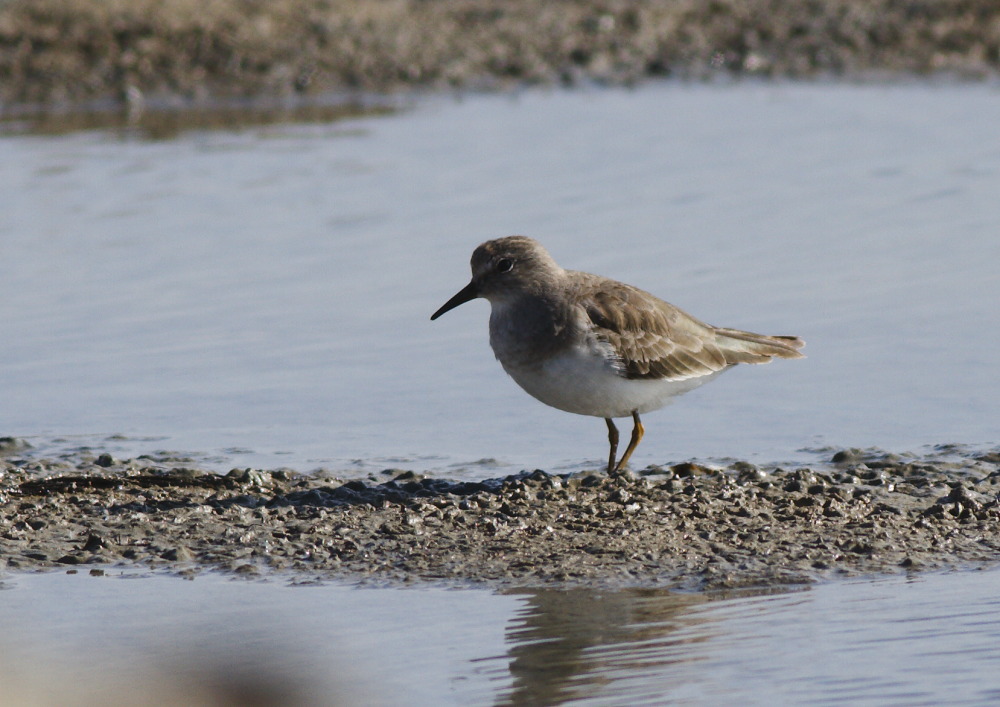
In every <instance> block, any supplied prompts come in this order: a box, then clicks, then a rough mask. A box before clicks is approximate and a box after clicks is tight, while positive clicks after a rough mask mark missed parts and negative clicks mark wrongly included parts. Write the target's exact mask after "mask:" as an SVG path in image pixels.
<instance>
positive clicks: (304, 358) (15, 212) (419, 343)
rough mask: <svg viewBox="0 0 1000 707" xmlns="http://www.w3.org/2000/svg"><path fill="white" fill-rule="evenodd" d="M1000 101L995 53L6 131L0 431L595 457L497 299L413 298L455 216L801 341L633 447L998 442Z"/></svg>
mask: <svg viewBox="0 0 1000 707" xmlns="http://www.w3.org/2000/svg"><path fill="white" fill-rule="evenodd" d="M998 119H1000V91H997V90H996V89H995V88H993V87H988V86H982V85H976V86H957V87H945V86H942V87H928V86H909V87H879V86H865V87H856V86H816V85H814V86H795V85H781V84H777V85H754V84H747V85H736V86H727V87H708V86H679V85H660V86H651V87H648V88H644V89H642V90H637V91H622V90H607V91H595V92H585V91H584V92H577V93H562V92H556V93H544V92H531V93H527V94H523V95H520V96H518V97H513V98H512V97H509V96H489V97H472V98H468V99H466V100H461V101H455V100H450V99H434V100H428V101H425V102H423V103H420V104H418V105H417V106H416V107H415V109H414V110H412V111H409V112H405V113H402V114H397V115H394V116H389V117H385V116H383V117H374V118H368V119H356V120H348V121H342V122H335V123H330V124H325V125H303V126H292V125H288V126H271V127H258V128H252V129H246V130H244V131H238V132H233V131H229V132H226V131H193V132H190V133H185V134H182V135H181V136H180V137H178V138H177V139H174V140H167V141H158V142H157V141H141V140H136V139H128V138H126V139H121V137H120V136H119V135H117V134H114V133H101V132H87V133H77V134H72V135H67V136H63V137H51V136H49V137H8V138H4V139H0V151H2V153H3V163H4V165H5V167H4V168H3V169H2V170H0V270H2V273H0V274H2V276H0V321H2V322H3V329H4V335H3V337H2V341H0V360H2V362H3V366H2V367H0V396H2V398H3V400H4V404H3V406H2V408H0V434H11V435H19V436H25V437H28V438H29V439H30V440H31V441H32V443H34V444H35V445H36V446H37V447H39V448H40V449H42V450H43V451H53V450H56V449H60V448H68V447H74V446H81V445H91V446H95V447H98V448H101V449H102V450H103V449H111V451H113V452H115V453H117V454H120V455H122V456H127V455H135V454H140V453H149V452H154V451H157V450H164V449H165V450H178V451H182V452H188V453H193V454H196V455H199V456H202V457H208V458H207V460H205V461H206V463H212V464H215V465H216V466H217V467H218V468H220V469H228V468H230V467H231V466H234V465H247V464H254V465H269V466H275V465H286V466H291V467H294V468H297V469H302V470H308V469H312V468H315V467H317V466H325V467H329V468H332V469H334V470H336V471H338V472H341V473H345V474H352V473H363V472H365V471H372V470H379V469H382V468H385V467H386V466H403V467H406V468H413V469H417V470H422V471H429V472H431V473H443V474H449V475H455V474H461V473H467V474H469V475H478V476H483V475H494V474H500V473H507V472H511V471H518V470H520V469H523V468H538V467H541V468H545V469H548V470H550V471H551V470H559V469H579V468H584V467H588V466H589V467H593V466H597V465H600V464H601V463H602V462H601V459H602V457H603V455H604V447H605V436H606V435H605V430H604V425H603V424H602V423H601V422H600V421H599V420H596V419H590V418H585V417H578V416H574V415H568V414H565V413H561V412H559V411H556V410H553V409H549V408H547V407H545V406H543V405H541V404H539V403H537V402H536V401H534V400H532V399H531V398H529V397H528V396H527V395H526V394H524V393H523V392H522V391H521V390H520V389H518V388H517V386H516V385H514V384H513V383H512V382H511V381H510V380H508V379H507V377H506V375H505V374H504V373H503V371H502V370H501V368H500V367H499V365H498V364H497V363H496V361H495V360H494V359H493V355H492V352H491V351H490V350H489V346H488V343H487V333H486V326H487V324H486V320H487V316H488V306H487V305H486V303H485V302H484V301H479V302H474V303H470V304H468V305H466V306H464V307H462V308H460V309H458V310H456V311H454V312H451V313H449V314H448V316H447V317H444V318H442V319H441V320H439V321H436V322H433V323H431V322H430V321H428V317H429V315H430V313H431V312H433V311H434V310H435V309H436V308H437V307H438V306H439V305H440V304H441V303H443V302H444V301H445V300H446V299H447V298H448V297H450V296H451V295H452V294H453V293H454V292H455V291H457V290H458V289H459V288H460V287H461V286H463V285H464V284H465V282H466V281H467V280H468V277H469V271H468V258H469V255H470V254H471V251H472V249H473V247H474V246H475V245H477V244H478V243H479V242H481V241H482V240H485V239H487V238H490V237H494V236H497V235H504V234H510V233H526V234H529V235H532V236H535V237H537V238H539V239H540V240H542V241H543V242H544V243H545V244H546V245H547V246H548V247H549V249H550V250H551V251H552V253H553V254H554V255H555V257H556V258H557V260H559V261H560V262H561V263H562V264H563V265H565V266H567V267H572V268H576V269H582V270H589V271H595V272H599V273H601V274H605V275H609V276H612V277H615V278H617V279H621V280H625V281H628V282H631V283H634V284H636V285H639V286H641V287H644V288H646V289H648V290H651V291H653V292H654V293H656V294H658V295H660V296H662V297H664V298H665V299H667V300H669V301H671V302H674V303H675V304H677V305H679V306H681V307H684V308H686V309H688V310H689V311H691V312H693V313H694V314H695V315H696V316H699V317H701V318H703V319H705V320H707V321H710V322H712V323H716V324H720V325H726V326H735V327H740V328H746V329H752V330H757V331H762V332H766V333H793V334H798V335H800V336H802V337H803V338H805V339H806V340H807V341H808V349H807V353H808V355H809V358H808V359H807V360H805V361H794V362H788V361H783V362H779V363H776V364H775V365H772V366H767V367H753V368H750V367H741V368H740V369H737V370H734V371H732V372H730V373H727V374H726V375H725V376H723V377H722V378H721V379H720V380H718V381H716V382H713V383H712V385H710V386H705V387H703V388H701V389H699V390H697V391H696V392H694V393H691V394H690V395H688V396H686V397H685V398H683V399H681V400H680V401H679V402H678V403H677V404H675V405H674V406H672V407H671V408H668V409H666V410H663V411H661V412H657V413H653V414H650V415H649V416H648V419H647V420H646V423H647V431H648V434H647V437H646V439H645V440H644V441H643V444H642V445H641V446H640V448H639V450H638V452H637V454H636V457H635V464H636V465H637V466H639V467H641V466H644V465H646V464H649V463H667V462H674V461H678V460H682V459H686V458H691V457H695V458H701V459H713V458H726V457H733V456H735V457H739V458H750V459H754V460H757V461H764V462H775V461H783V460H792V459H798V460H815V459H817V458H824V457H827V456H829V453H828V452H827V451H823V452H819V453H816V454H814V453H811V452H809V451H802V450H809V449H817V448H820V449H822V448H825V447H842V446H869V445H875V446H880V447H883V448H888V449H891V450H893V451H897V452H902V451H907V450H913V451H918V452H919V451H921V449H922V448H924V447H926V446H927V445H935V444H941V443H963V444H970V445H992V444H995V443H996V441H997V439H998V437H1000V435H998V432H1000V422H998V421H1000V414H998V413H1000V402H998V401H1000V377H998V376H997V375H995V365H996V351H997V350H998V348H1000V327H998V326H996V324H997V323H998V309H997V306H996V303H997V302H998V301H1000V278H998V277H996V263H997V262H998V261H1000V237H998V233H1000V200H998V199H997V198H996V195H997V194H998V193H1000V133H998V132H997V128H996V126H997V124H998V123H997V120H998ZM54 440H63V441H54Z"/></svg>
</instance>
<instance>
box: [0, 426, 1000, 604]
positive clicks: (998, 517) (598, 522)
mask: <svg viewBox="0 0 1000 707" xmlns="http://www.w3.org/2000/svg"><path fill="white" fill-rule="evenodd" d="M11 444H13V443H9V444H8V449H9V451H10V452H11V456H8V458H7V459H6V460H5V461H3V462H0V474H2V478H0V512H2V518H3V520H2V524H0V533H2V535H3V543H2V546H0V548H2V549H0V567H6V568H7V569H8V570H12V571H32V570H45V569H48V570H51V569H56V568H61V569H63V570H71V569H74V568H78V567H79V566H86V568H87V569H88V570H89V571H90V572H94V573H100V572H103V571H106V570H108V569H110V568H114V567H136V566H138V567H148V568H160V569H165V570H169V571H171V572H176V573H181V574H190V573H197V572H200V571H204V570H208V569H219V570H223V571H228V572H233V573H236V574H237V575H245V576H248V577H257V576H261V575H271V574H273V573H279V574H281V575H287V576H291V577H292V578H293V581H306V582H308V581H314V580H322V579H325V578H342V579H348V580H352V581H364V582H369V581H372V582H387V583H402V582H410V581H415V580H423V581H445V582H457V583H460V584H482V585H488V586H502V585H547V586H572V585H576V584H586V585H589V586H594V585H598V586H600V585H607V586H653V585H655V586H660V587H676V588H682V589H692V590H700V589H709V590H713V589H732V588H741V587H761V586H780V585H788V584H799V583H808V582H812V581H816V580H820V579H824V578H830V577H836V576H850V575H859V574H885V573H899V572H914V571H919V570H927V569H939V568H945V567H959V566H970V565H977V564H992V563H995V562H996V561H997V560H1000V503H998V493H1000V453H997V452H996V451H994V452H991V453H966V454H965V455H964V456H963V455H950V456H948V457H936V458H930V459H918V458H901V457H898V456H895V455H892V454H887V453H883V452H874V451H869V452H859V451H856V450H845V451H842V452H838V453H837V454H835V455H833V458H832V460H831V463H830V464H827V465H822V466H823V468H817V469H809V468H795V469H792V468H788V469H781V468H765V467H757V466H754V465H752V464H749V463H746V462H736V463H733V464H730V465H729V466H728V467H727V468H719V469H709V468H706V467H702V466H698V465H693V464H680V465H676V466H673V467H669V468H659V467H650V468H647V469H644V470H641V471H638V472H637V473H630V474H628V475H627V476H626V477H620V478H609V477H608V476H607V475H606V474H604V473H597V472H593V473H590V472H584V473H575V474H558V475H553V474H548V473H546V472H544V471H540V470H538V471H532V472H523V473H521V474H518V475H514V476H509V477H506V478H498V479H491V480H487V481H455V480H447V479H440V478H430V477H420V476H418V475H416V474H413V473H412V472H407V471H401V470H386V471H384V472H382V473H381V475H376V476H375V477H372V478H369V479H366V480H361V479H352V480H346V481H344V480H338V479H336V478H334V477H333V476H332V475H330V474H328V473H325V472H317V473H315V474H309V475H299V474H296V473H294V472H291V471H287V470H275V471H263V470H233V471H232V472H230V473H229V474H227V475H220V474H215V473H211V472H206V471H202V470H199V469H197V468H193V467H192V466H189V465H187V464H186V463H185V460H183V459H180V460H178V459H172V458H169V457H161V458H154V457H142V458H138V459H130V460H117V459H113V458H112V457H111V456H110V455H107V454H104V455H101V456H98V457H94V456H92V455H90V456H87V455H81V456H79V457H78V458H73V459H66V460H33V459H18V458H16V455H17V454H19V453H20V450H18V449H17V448H16V446H14V447H11V446H10V445H11Z"/></svg>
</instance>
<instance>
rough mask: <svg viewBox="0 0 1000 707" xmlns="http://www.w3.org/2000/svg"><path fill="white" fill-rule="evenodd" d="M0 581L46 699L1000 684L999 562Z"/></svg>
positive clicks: (698, 698) (21, 658) (837, 698)
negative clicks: (751, 592) (659, 581)
mask: <svg viewBox="0 0 1000 707" xmlns="http://www.w3.org/2000/svg"><path fill="white" fill-rule="evenodd" d="M5 587H6V589H7V590H6V591H3V592H0V599H2V601H0V623H2V625H3V626H4V627H5V630H4V640H3V647H0V653H2V655H3V660H2V661H0V662H2V665H3V668H2V669H3V675H2V677H0V679H3V680H4V681H5V684H6V685H8V686H10V685H14V686H18V687H20V688H22V691H23V693H24V694H28V695H38V694H41V695H43V696H48V695H50V694H52V693H53V692H54V693H55V694H56V695H59V694H60V693H59V690H60V689H61V686H63V685H65V684H67V683H68V684H69V685H70V686H72V689H73V691H74V693H73V694H75V695H76V697H75V699H76V700H78V701H79V702H84V700H83V696H86V695H88V694H91V693H93V694H105V693H102V692H101V691H102V690H103V691H110V692H111V694H118V695H120V694H122V693H121V690H122V688H123V687H124V688H127V689H128V690H129V691H130V692H129V693H128V694H141V692H140V691H143V690H146V689H148V685H150V684H152V683H153V681H152V679H151V677H150V675H151V674H160V675H162V673H163V672H166V673H167V678H166V679H165V680H164V681H163V682H165V683H166V685H167V686H168V687H169V688H172V689H175V690H177V689H181V688H182V687H184V686H186V685H189V684H191V683H192V681H197V680H205V681H209V680H210V679H211V678H212V676H213V673H212V670H213V669H216V670H220V671H224V672H225V673H226V674H228V675H230V677H232V676H236V677H237V678H239V677H242V678H247V676H252V677H253V679H254V680H257V681H264V682H268V681H269V684H273V685H279V686H282V687H281V689H283V690H285V691H286V692H285V695H286V697H287V696H289V695H290V694H291V689H290V687H289V686H290V685H293V686H295V690H296V691H297V693H298V695H299V697H300V698H301V700H302V704H331V705H332V704H359V703H364V704H370V705H380V704H385V705H390V704H412V705H441V704H454V705H489V704H496V705H529V704H530V705H535V704H546V705H556V704H573V705H640V704H692V705H695V704H698V705H700V704H704V705H715V704H843V703H850V704H900V705H903V704H906V705H914V704H944V703H947V704H987V703H992V702H995V701H996V699H998V698H1000V599H998V598H997V596H998V590H1000V573H998V571H997V570H990V571H978V572H977V571H965V572H953V573H948V574H932V575H923V576H917V577H911V578H906V577H895V578H891V579H883V580H878V581H870V580H861V581H846V582H838V583H830V584H821V585H818V586H814V587H812V588H810V589H805V590H801V591H796V592H791V593H784V594H775V595H764V596H744V597H735V598H722V599H719V598H716V599H712V598H707V597H703V596H695V595H685V594H672V593H669V592H664V591H657V590H620V591H594V590H588V589H578V590H569V591H555V590H530V589H525V590H518V591H516V592H514V593H508V594H496V593H493V592H490V591H486V590H474V589H468V590H463V591H456V590H449V589H443V588H434V587H430V588H428V587H424V588H420V589H384V588H380V589H371V588H369V589H366V588H348V587H344V586H340V585H331V584H325V585H315V586H298V587H293V586H287V585H282V584H281V583H280V582H275V581H271V582H248V581H243V580H231V579H229V580H227V579H224V578H222V577H219V576H214V575H202V576H198V577H196V578H195V579H194V581H184V580H181V579H179V578H176V577H163V576H152V577H145V578H142V579H139V578H136V577H135V576H131V575H124V576H120V577H119V576H105V577H89V576H87V575H86V574H77V575H66V574H55V573H53V574H45V575H22V576H17V577H14V578H12V579H8V580H7V581H6V582H5ZM56 597H58V598H59V601H50V600H54V599H55V598H56ZM942 597H947V601H942ZM373 606H377V607H378V610H377V611H373V610H372V607H373ZM83 656H85V657H83ZM43 666H44V667H43ZM39 671H40V672H41V675H43V676H44V679H39V678H38V674H39ZM32 676H34V677H32ZM215 678H216V679H218V676H217V675H216V676H215ZM11 694H12V693H11V692H10V690H9V687H8V689H7V690H5V693H4V695H5V696H6V698H7V699H10V695H11ZM14 694H17V693H14ZM21 696H23V694H22V695H19V697H21ZM4 699H5V697H4V696H0V704H13V703H10V702H3V700H4ZM54 703H55V702H54V701H48V702H45V701H43V702H42V704H54ZM112 703H114V702H112ZM285 703H287V702H285Z"/></svg>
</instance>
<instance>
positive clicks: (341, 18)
mask: <svg viewBox="0 0 1000 707" xmlns="http://www.w3.org/2000/svg"><path fill="white" fill-rule="evenodd" d="M998 67H1000V4H997V3H995V2H993V1H992V0H950V1H948V2H931V1H929V0H873V1H872V2H867V3H857V2H853V1H852V0H825V1H820V2H810V3H802V2H797V1H796V0H750V1H749V2H742V1H738V0H717V1H715V2H700V1H699V0H642V1H641V2H631V1H629V2H626V1H625V0H584V1H583V2H579V1H577V0H572V1H571V0H562V1H560V2H552V3H544V4H541V3H536V2H529V0H435V1H433V2H427V1H426V0H390V1H386V0H360V1H358V2H341V1H338V0H320V1H317V0H215V1H214V2H211V3H198V2H169V3H163V2H158V1H157V0H106V1H102V2H95V1H94V0H7V1H6V2H3V3H0V76H2V77H3V80H2V81H0V101H2V102H3V103H6V104H7V108H8V109H9V108H10V104H11V103H18V104H23V103H38V104H44V105H48V106H60V107H73V106H79V105H82V104H86V103H87V102H92V101H97V100H112V101H119V102H123V103H127V104H129V105H130V106H133V107H134V106H136V105H141V104H142V103H144V102H147V101H160V102H164V101H165V102H166V103H167V104H170V103H171V102H177V101H182V102H190V101H204V100H205V99H209V98H215V99H218V98H225V97H234V96H239V97H248V96H254V97H265V98H281V97H286V98H287V97H290V96H303V95H310V94H317V93H329V92H331V91H345V90H346V91H354V90H361V91H375V92H385V91H393V90H398V89H400V88H407V87H465V88H491V87H497V86H504V85H510V84H511V83H515V84H523V83H528V84H531V83H543V84H573V83H577V82H581V81H597V82H608V83H616V84H621V83H630V82H634V81H637V80H640V79H642V78H643V77H648V76H679V77H687V78H700V77H706V76H712V75H716V74H727V75H730V74H735V75H759V76H788V77H809V76H816V75H833V76H851V77H860V76H866V75H871V74H876V75H885V74H890V75H892V74H929V73H935V72H947V73H950V74H956V75H961V76H986V75H995V74H996V73H997V69H998Z"/></svg>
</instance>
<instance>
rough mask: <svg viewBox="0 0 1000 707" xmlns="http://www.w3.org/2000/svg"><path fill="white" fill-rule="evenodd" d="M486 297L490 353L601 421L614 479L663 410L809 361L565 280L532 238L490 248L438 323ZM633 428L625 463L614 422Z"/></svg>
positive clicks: (611, 289) (635, 294) (651, 304)
mask: <svg viewBox="0 0 1000 707" xmlns="http://www.w3.org/2000/svg"><path fill="white" fill-rule="evenodd" d="M476 297H485V298H486V299H487V300H489V303H490V310H491V311H490V346H492V347H493V352H494V353H495V354H496V357H497V359H498V360H499V361H500V365H502V366H503V368H504V370H505V371H507V373H508V374H509V375H510V377H511V378H513V379H514V380H515V381H516V382H517V384H518V385H520V386H521V387H522V388H524V390H526V391H527V392H528V393H529V394H531V395H532V396H534V397H535V398H537V399H539V400H541V401H542V402H543V403H545V404H546V405H551V406H552V407H554V408H559V409H560V410H565V411H567V412H574V413H576V414H578V415H592V416H594V417H603V418H604V421H605V422H606V423H607V425H608V441H609V442H610V443H611V454H610V456H609V457H608V473H609V474H613V473H618V472H621V471H622V470H623V469H624V468H625V464H626V463H627V462H628V460H629V457H630V456H632V452H634V451H635V448H636V445H638V444H639V440H641V439H642V436H643V433H644V432H645V430H644V429H643V426H642V421H641V420H640V419H639V415H640V414H641V413H646V412H650V411H651V410H658V409H659V408H661V407H663V406H664V405H666V404H667V403H668V402H669V401H670V399H671V398H673V397H676V396H678V395H681V394H682V393H686V392H688V391H689V390H693V389H695V388H697V387H698V386H700V385H703V384H704V383H708V382H709V381H710V380H712V379H713V378H715V377H716V376H718V375H719V374H720V373H722V372H723V371H725V370H726V369H727V368H731V367H732V366H735V365H736V364H737V363H768V362H770V360H771V359H772V358H774V357H776V356H777V357H779V358H802V354H801V353H799V352H798V349H800V348H801V347H802V346H803V344H804V342H803V341H802V340H801V339H799V338H798V337H795V336H764V335H762V334H753V333H751V332H748V331H740V330H738V329H724V328H721V327H715V326H712V325H711V324H705V323H704V322H701V321H699V320H697V319H695V318H694V317H692V316H691V315H689V314H687V313H686V312H684V311H682V310H680V309H678V308H677V307H675V306H673V305H672V304H669V303H667V302H664V301H663V300H661V299H658V298H656V297H654V296H653V295H651V294H649V293H648V292H644V291H643V290H640V289H638V288H636V287H632V286H631V285H626V284H623V283H621V282H616V281H614V280H610V279H608V278H606V277H600V276H598V275H591V274H589V273H585V272H577V271H574V270H564V269H563V268H561V267H559V265H558V264H556V262H555V261H554V260H553V259H552V256H550V255H549V253H548V251H546V250H545V248H543V247H542V245H541V244H540V243H539V242H538V241H535V240H533V239H531V238H527V237H525V236H508V237H506V238H497V239H496V240H492V241H487V242H485V243H483V244H482V245H480V246H479V247H478V248H476V250H475V251H474V252H473V253H472V281H471V282H470V283H469V284H468V285H466V286H465V287H464V288H463V289H462V290H460V291H459V292H458V293H457V294H456V295H455V296H454V297H452V298H451V299H450V300H448V301H447V302H445V303H444V305H443V306H442V307H441V308H440V309H439V310H438V311H436V312H434V314H433V315H431V319H432V320H433V319H437V318H438V317H440V316H441V315H442V314H444V313H445V312H447V311H448V310H451V309H454V308H455V307H457V306H458V305H460V304H463V303H465V302H468V301H469V300H472V299H475V298H476ZM629 416H631V417H632V419H633V421H634V423H635V424H634V427H633V428H632V439H631V440H630V441H629V444H628V447H627V448H626V449H625V453H624V454H623V455H622V458H621V459H620V460H619V461H618V462H617V463H615V458H616V455H617V452H618V428H617V427H615V423H614V421H613V418H616V417H629Z"/></svg>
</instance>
